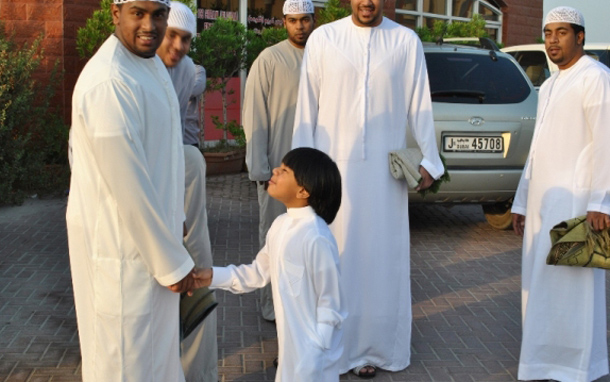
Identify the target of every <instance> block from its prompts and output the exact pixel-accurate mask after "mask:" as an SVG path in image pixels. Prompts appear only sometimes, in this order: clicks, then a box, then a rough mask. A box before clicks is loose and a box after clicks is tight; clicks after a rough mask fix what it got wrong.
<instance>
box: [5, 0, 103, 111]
mask: <svg viewBox="0 0 610 382" xmlns="http://www.w3.org/2000/svg"><path fill="white" fill-rule="evenodd" d="M99 4H100V1H99V0H0V20H2V22H3V24H4V29H5V32H6V33H7V34H11V33H14V36H15V42H16V43H17V44H18V45H19V46H21V45H23V44H24V43H28V44H30V43H32V42H33V41H34V40H35V39H36V38H37V37H38V36H40V35H41V34H43V35H44V37H43V41H42V48H43V49H44V61H43V63H42V65H41V67H40V69H39V70H38V72H37V73H36V74H35V76H36V78H37V79H38V80H40V83H41V85H44V84H46V83H47V82H48V79H49V76H50V74H51V71H52V69H53V67H54V65H55V63H56V62H58V63H59V66H58V67H59V69H60V70H63V71H64V72H65V75H64V80H63V81H62V83H61V84H59V85H58V89H57V97H56V99H55V100H54V102H55V104H56V105H58V106H59V107H60V109H61V113H62V115H63V117H64V120H65V121H66V123H69V120H70V118H69V116H70V104H71V96H72V89H73V88H74V83H75V81H76V78H77V77H78V73H80V70H81V69H82V66H83V65H84V62H81V61H80V60H79V59H78V54H77V53H76V31H77V30H78V28H79V27H82V26H84V25H85V22H86V20H87V18H89V17H90V16H91V14H92V13H93V11H94V10H95V9H98V8H99Z"/></svg>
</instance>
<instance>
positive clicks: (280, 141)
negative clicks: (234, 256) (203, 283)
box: [242, 0, 314, 321]
mask: <svg viewBox="0 0 610 382" xmlns="http://www.w3.org/2000/svg"><path fill="white" fill-rule="evenodd" d="M283 12H284V26H285V27H286V32H287V34H288V38H287V39H286V40H284V41H282V42H280V43H278V44H275V45H273V46H271V47H269V48H267V49H265V50H263V51H262V52H261V54H260V55H259V56H258V57H257V58H256V60H255V61H254V63H253V64H252V68H251V69H250V72H249V74H248V79H247V81H246V90H245V94H244V101H243V102H244V104H243V108H242V121H243V125H244V132H245V134H246V164H247V165H248V170H249V172H250V180H252V181H255V182H256V183H257V192H258V205H259V227H258V235H259V236H258V241H259V246H260V247H261V248H262V247H263V246H264V245H265V241H266V237H267V231H269V227H271V223H273V221H274V220H275V218H277V217H278V216H280V215H281V214H283V213H285V212H286V207H284V205H283V204H282V203H280V202H278V201H277V200H275V199H273V198H272V197H270V196H269V194H268V193H267V185H268V183H269V179H271V176H272V175H273V173H272V172H273V169H274V168H276V167H279V165H280V164H281V162H282V158H283V157H284V155H285V154H286V153H287V152H288V151H290V146H291V143H292V127H293V125H294V112H295V109H296V104H297V90H298V88H299V78H300V74H301V62H302V61H303V50H304V49H305V44H306V43H307V39H308V38H309V35H310V34H311V32H312V31H313V27H314V15H313V13H314V7H313V3H312V2H311V0H286V2H285V3H284V8H283ZM261 310H262V314H263V318H265V319H266V320H269V321H273V320H274V319H275V314H274V311H273V300H272V298H271V284H267V286H266V287H264V288H262V289H261Z"/></svg>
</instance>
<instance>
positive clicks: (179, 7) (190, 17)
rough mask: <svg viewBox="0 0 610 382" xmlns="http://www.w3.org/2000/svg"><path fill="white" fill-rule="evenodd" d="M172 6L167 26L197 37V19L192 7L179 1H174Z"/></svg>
mask: <svg viewBox="0 0 610 382" xmlns="http://www.w3.org/2000/svg"><path fill="white" fill-rule="evenodd" d="M170 8H171V9H170V11H169V17H168V18H167V27H168V28H176V29H180V30H182V31H185V32H189V33H190V34H191V36H192V37H195V36H196V34H197V20H196V19H195V15H194V14H193V11H192V10H191V8H189V7H188V6H187V5H186V4H183V3H181V2H179V1H172V2H171V4H170Z"/></svg>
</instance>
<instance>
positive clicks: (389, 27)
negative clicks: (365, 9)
mask: <svg viewBox="0 0 610 382" xmlns="http://www.w3.org/2000/svg"><path fill="white" fill-rule="evenodd" d="M407 125H409V126H410V127H411V129H412V132H413V136H414V137H415V139H416V141H417V143H418V144H419V146H420V148H421V150H422V153H423V155H424V159H423V161H422V165H423V166H424V167H425V168H426V169H427V170H428V172H430V174H431V175H432V176H433V177H434V178H438V177H440V176H441V175H442V173H443V165H442V162H441V161H440V157H439V155H438V148H437V146H436V138H435V132H434V121H433V117H432V103H431V100H430V90H429V85H428V75H427V69H426V65H425V61H424V54H423V48H422V45H421V42H420V40H419V38H418V37H417V36H416V35H415V34H414V33H413V32H412V31H411V30H409V29H407V28H405V27H403V26H401V25H399V24H397V23H395V22H393V21H391V20H388V19H386V18H384V19H383V21H382V23H381V25H379V26H377V27H374V28H361V27H358V26H356V25H355V24H354V23H353V21H352V19H351V17H347V18H344V19H342V20H339V21H336V22H334V23H330V24H326V25H323V26H321V27H319V28H318V29H316V30H315V31H314V32H313V33H312V34H311V36H310V37H309V40H308V41H307V46H306V48H305V57H304V58H303V66H302V72H301V82H300V87H299V98H298V102H297V112H296V119H295V126H294V129H295V130H294V133H293V147H299V146H309V147H315V148H317V149H319V150H321V151H324V152H326V153H327V154H329V155H330V157H331V158H332V159H334V160H335V161H336V163H337V166H338V167H339V171H340V172H341V176H342V180H343V199H342V202H341V208H340V210H339V213H338V214H337V218H336V219H335V221H334V222H333V224H332V225H331V230H332V232H333V234H334V236H335V238H336V239H337V244H338V246H339V254H340V257H341V275H342V279H341V282H342V287H343V290H344V291H345V292H346V300H347V311H348V313H349V316H348V318H347V320H346V321H345V323H344V333H345V352H344V355H343V359H342V362H341V372H346V371H348V370H349V369H351V368H353V367H356V366H360V365H363V364H372V365H375V366H377V367H381V368H383V369H386V370H391V371H397V370H402V369H404V368H406V367H407V366H409V363H410V342H411V282H410V264H409V261H410V259H409V216H408V195H407V184H406V182H404V181H402V182H401V181H397V180H395V179H394V178H392V177H391V175H390V171H389V167H388V166H389V165H388V153H389V151H391V150H395V149H399V148H404V147H406V144H407V141H406V140H407Z"/></svg>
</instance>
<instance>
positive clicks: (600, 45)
mask: <svg viewBox="0 0 610 382" xmlns="http://www.w3.org/2000/svg"><path fill="white" fill-rule="evenodd" d="M586 49H589V50H591V49H608V50H610V43H608V42H586V43H585V50H586ZM501 50H502V51H503V52H514V51H516V50H517V51H527V50H536V51H538V50H539V51H543V52H544V50H545V49H544V44H523V45H513V46H508V47H506V48H502V49H501Z"/></svg>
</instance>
